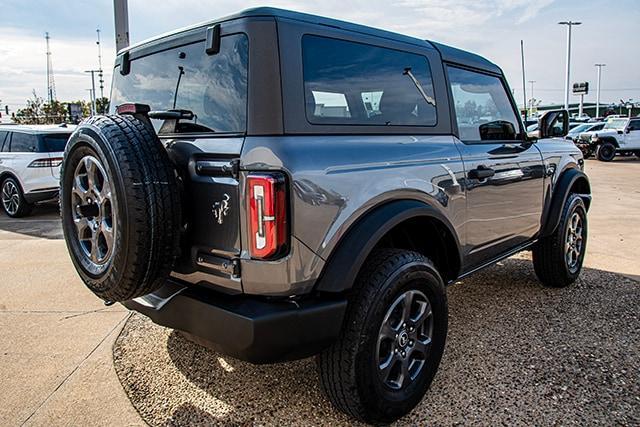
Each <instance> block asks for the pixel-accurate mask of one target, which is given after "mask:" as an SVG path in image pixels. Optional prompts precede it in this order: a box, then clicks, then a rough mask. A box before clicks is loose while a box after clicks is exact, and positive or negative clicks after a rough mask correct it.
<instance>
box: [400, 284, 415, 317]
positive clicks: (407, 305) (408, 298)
mask: <svg viewBox="0 0 640 427" xmlns="http://www.w3.org/2000/svg"><path fill="white" fill-rule="evenodd" d="M402 304H403V305H402V323H407V322H409V321H410V320H411V305H412V304H413V291H409V292H407V293H405V294H404V298H403V299H402Z"/></svg>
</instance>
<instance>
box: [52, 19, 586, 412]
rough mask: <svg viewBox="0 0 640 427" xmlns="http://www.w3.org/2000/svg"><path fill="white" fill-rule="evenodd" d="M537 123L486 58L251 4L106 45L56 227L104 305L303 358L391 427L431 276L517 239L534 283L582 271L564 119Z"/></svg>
mask: <svg viewBox="0 0 640 427" xmlns="http://www.w3.org/2000/svg"><path fill="white" fill-rule="evenodd" d="M540 125H541V126H540V129H541V130H540V138H539V139H537V140H531V139H530V138H528V137H527V136H526V135H525V131H524V129H523V126H522V122H521V119H520V117H519V112H518V109H517V107H516V105H515V103H514V100H513V98H512V96H511V91H510V90H509V87H508V85H507V82H506V80H505V77H504V75H503V73H502V71H501V70H500V68H498V67H497V66H496V65H494V64H493V63H491V62H489V61H487V60H486V59H483V58H482V57H480V56H477V55H474V54H471V53H468V52H464V51H462V50H458V49H455V48H452V47H448V46H444V45H441V44H438V43H433V42H429V41H425V40H420V39H416V38H412V37H407V36H403V35H399V34H394V33H390V32H386V31H381V30H377V29H373V28H368V27H365V26H360V25H355V24H350V23H346V22H341V21H336V20H332V19H326V18H321V17H317V16H312V15H307V14H301V13H294V12H289V11H283V10H278V9H270V8H259V9H252V10H247V11H244V12H241V13H239V14H237V15H234V16H230V17H227V18H224V19H220V20H216V21H213V22H209V23H206V24H202V25H197V26H194V27H191V28H187V29H184V30H181V31H177V32H174V33H171V34H169V35H165V36H162V37H159V38H157V39H153V40H150V41H147V42H144V43H141V44H138V45H135V46H132V47H131V48H128V49H126V50H124V51H121V52H120V53H119V54H118V57H117V60H116V66H115V70H114V80H113V88H112V94H111V115H109V116H100V117H94V118H92V119H90V120H88V121H87V122H85V123H84V124H82V125H81V126H80V127H79V129H78V130H77V131H76V132H75V133H74V135H73V136H72V138H71V142H70V144H69V146H68V148H67V152H66V156H65V163H64V166H63V177H62V203H61V206H62V215H63V224H64V230H65V236H66V240H67V244H68V247H69V250H70V253H71V254H72V259H73V261H74V263H75V265H76V267H77V269H78V271H79V273H80V275H81V276H82V278H83V279H84V281H85V283H86V284H87V285H88V286H89V287H90V288H91V289H92V290H93V291H94V292H95V293H96V294H97V295H98V296H100V297H101V298H103V299H105V300H106V301H109V302H113V301H122V302H123V303H124V305H126V306H127V307H128V308H130V309H133V310H136V311H139V312H141V313H143V314H145V315H146V316H148V317H150V318H151V319H152V320H153V321H154V322H156V323H159V324H161V325H165V326H168V327H171V328H175V329H178V330H181V331H183V332H184V333H186V334H187V335H188V336H190V337H193V338H194V339H196V340H198V341H200V342H202V343H205V344H206V345H208V346H210V347H213V348H214V349H216V350H218V351H221V352H223V353H225V354H228V355H231V356H234V357H237V358H240V359H244V360H248V361H251V362H254V363H271V362H278V361H285V360H291V359H296V358H302V357H307V356H311V355H316V354H317V355H318V366H319V372H320V376H321V382H322V385H323V387H324V389H325V391H326V393H327V395H328V396H329V398H330V399H331V401H332V402H333V403H334V404H335V405H336V406H337V407H338V408H339V409H341V410H343V411H345V412H347V413H348V414H351V415H352V416H354V417H357V418H359V419H362V420H366V421H369V422H388V421H391V420H393V419H396V418H398V417H400V416H401V415H403V414H405V413H407V412H408V411H409V410H411V408H413V407H414V406H415V405H416V404H417V403H418V402H419V401H420V399H421V398H422V396H423V395H424V393H425V392H426V390H427V388H428V387H429V384H430V383H431V381H432V379H433V377H434V375H435V373H436V370H437V367H438V364H439V361H440V358H441V356H442V352H443V349H444V343H445V338H446V332H447V299H446V292H445V285H446V284H449V283H452V282H454V281H456V280H458V279H460V278H462V277H465V276H466V275H468V274H470V273H472V272H474V271H476V270H478V269H480V268H482V267H484V266H487V265H490V264H492V263H494V262H496V261H497V260H500V259H502V258H505V257H508V256H510V255H512V254H514V253H516V252H518V251H522V250H526V249H533V258H534V264H535V267H536V272H537V274H538V275H539V277H540V278H541V279H542V281H543V282H544V283H545V284H547V285H550V286H565V285H568V284H569V283H571V282H573V281H574V280H575V278H576V277H577V275H578V274H579V272H580V268H581V265H582V259H583V257H584V251H585V243H586V235H587V234H586V230H587V229H586V220H587V217H586V211H587V208H588V205H589V202H590V196H589V193H590V191H589V183H588V179H587V177H586V175H585V174H584V173H583V171H582V169H583V160H582V155H581V153H580V151H579V150H578V149H577V148H576V147H575V146H574V144H572V143H570V142H566V141H564V140H563V139H562V137H563V136H564V135H565V134H566V132H567V126H568V116H567V114H566V112H552V113H549V114H547V115H546V116H545V117H544V118H543V119H541V122H540Z"/></svg>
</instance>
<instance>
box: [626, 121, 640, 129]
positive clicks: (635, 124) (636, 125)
mask: <svg viewBox="0 0 640 427" xmlns="http://www.w3.org/2000/svg"><path fill="white" fill-rule="evenodd" d="M628 129H629V131H632V130H640V120H631V122H629V127H628Z"/></svg>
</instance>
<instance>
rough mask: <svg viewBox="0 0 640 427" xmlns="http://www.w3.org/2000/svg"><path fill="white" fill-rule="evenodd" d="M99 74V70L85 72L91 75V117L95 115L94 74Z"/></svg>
mask: <svg viewBox="0 0 640 427" xmlns="http://www.w3.org/2000/svg"><path fill="white" fill-rule="evenodd" d="M97 72H99V70H87V71H85V73H91V94H92V96H91V115H92V116H95V115H96V112H97V111H96V79H95V73H97Z"/></svg>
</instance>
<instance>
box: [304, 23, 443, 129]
mask: <svg viewBox="0 0 640 427" xmlns="http://www.w3.org/2000/svg"><path fill="white" fill-rule="evenodd" d="M302 60H303V69H304V89H305V91H304V94H305V103H306V116H307V120H308V121H309V122H310V123H313V124H336V125H383V126H434V125H435V124H436V121H437V120H436V99H435V95H434V91H433V80H432V77H431V69H430V68H429V62H428V61H427V58H426V57H425V56H422V55H418V54H414V53H409V52H403V51H399V50H394V49H386V48H382V47H377V46H371V45H367V44H362V43H354V42H349V41H346V40H337V39H332V38H327V37H319V36H311V35H305V36H304V37H303V38H302Z"/></svg>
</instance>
